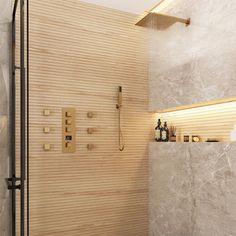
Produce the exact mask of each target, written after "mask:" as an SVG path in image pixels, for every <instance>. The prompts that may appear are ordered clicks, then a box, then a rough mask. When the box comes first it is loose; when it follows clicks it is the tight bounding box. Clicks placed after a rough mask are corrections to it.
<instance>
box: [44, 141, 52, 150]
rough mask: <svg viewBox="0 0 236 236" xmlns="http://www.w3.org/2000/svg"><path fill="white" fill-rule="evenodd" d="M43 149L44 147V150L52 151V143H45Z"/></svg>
mask: <svg viewBox="0 0 236 236" xmlns="http://www.w3.org/2000/svg"><path fill="white" fill-rule="evenodd" d="M43 149H44V151H50V150H51V144H49V143H45V144H44V145H43Z"/></svg>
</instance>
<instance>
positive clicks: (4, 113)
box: [0, 0, 11, 236]
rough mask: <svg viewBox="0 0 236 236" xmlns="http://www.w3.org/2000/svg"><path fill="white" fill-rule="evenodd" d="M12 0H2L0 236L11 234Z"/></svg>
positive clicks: (0, 3)
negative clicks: (8, 183)
mask: <svg viewBox="0 0 236 236" xmlns="http://www.w3.org/2000/svg"><path fill="white" fill-rule="evenodd" d="M10 21H11V0H0V236H11V196H10V191H9V190H8V189H7V182H6V179H7V178H8V177H9V171H10V170H9V167H10V165H9V164H10V157H9V81H10V23H9V22H10Z"/></svg>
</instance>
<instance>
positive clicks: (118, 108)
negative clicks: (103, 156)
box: [116, 86, 125, 152]
mask: <svg viewBox="0 0 236 236" xmlns="http://www.w3.org/2000/svg"><path fill="white" fill-rule="evenodd" d="M121 108H122V87H121V86H119V87H118V103H117V104H116V109H117V110H118V119H119V123H118V126H119V127H118V130H119V131H118V132H119V150H120V151H121V152H122V151H124V149H125V144H124V137H123V133H122V125H121Z"/></svg>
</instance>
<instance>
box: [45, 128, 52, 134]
mask: <svg viewBox="0 0 236 236" xmlns="http://www.w3.org/2000/svg"><path fill="white" fill-rule="evenodd" d="M50 131H51V129H50V127H44V128H43V132H44V133H45V134H49V133H50Z"/></svg>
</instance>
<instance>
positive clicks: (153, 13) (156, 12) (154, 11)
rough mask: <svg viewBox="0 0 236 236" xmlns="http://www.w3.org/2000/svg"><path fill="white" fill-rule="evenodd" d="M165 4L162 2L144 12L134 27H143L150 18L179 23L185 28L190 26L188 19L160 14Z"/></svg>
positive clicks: (164, 0) (164, 1) (163, 0)
mask: <svg viewBox="0 0 236 236" xmlns="http://www.w3.org/2000/svg"><path fill="white" fill-rule="evenodd" d="M165 3H166V0H162V1H161V2H159V3H158V4H156V5H155V6H154V7H152V8H151V9H150V10H148V11H145V13H144V15H143V16H142V17H141V19H139V20H138V22H137V23H136V24H135V25H138V26H145V25H146V22H147V21H148V19H150V18H152V17H160V18H161V20H167V21H170V22H172V24H175V23H177V22H179V23H182V24H185V25H186V26H188V25H190V23H191V19H190V18H182V17H177V16H172V15H168V14H164V13H161V10H163V7H162V5H164V4H165ZM165 7H166V5H165ZM157 21H158V18H157ZM157 23H158V22H157ZM160 23H161V22H160Z"/></svg>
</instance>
